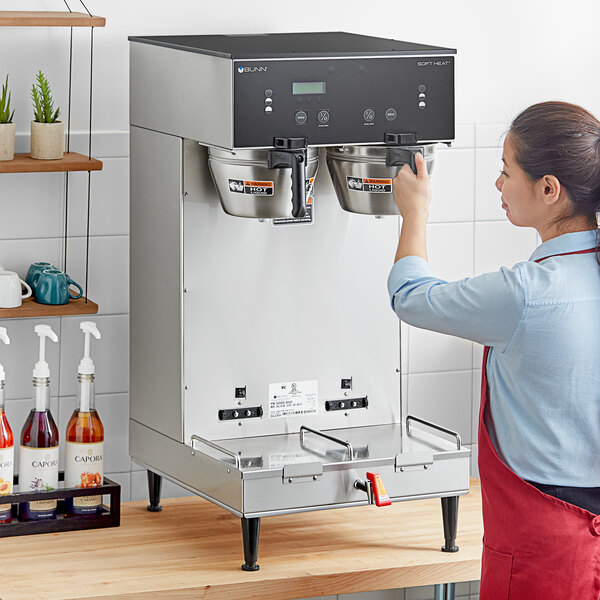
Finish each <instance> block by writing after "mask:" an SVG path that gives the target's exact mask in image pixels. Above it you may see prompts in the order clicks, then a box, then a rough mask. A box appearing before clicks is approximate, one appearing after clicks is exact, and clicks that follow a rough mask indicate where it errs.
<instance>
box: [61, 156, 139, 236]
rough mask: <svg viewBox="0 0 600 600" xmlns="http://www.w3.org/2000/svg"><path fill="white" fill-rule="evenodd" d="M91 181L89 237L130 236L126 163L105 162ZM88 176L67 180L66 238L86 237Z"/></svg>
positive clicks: (127, 165)
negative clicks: (67, 211)
mask: <svg viewBox="0 0 600 600" xmlns="http://www.w3.org/2000/svg"><path fill="white" fill-rule="evenodd" d="M103 162H104V165H103V169H102V171H97V172H93V173H92V176H91V179H90V184H91V185H90V235H92V236H98V235H101V236H107V235H129V160H128V159H127V158H107V159H104V161H103ZM87 186H88V175H87V173H72V174H71V175H70V178H69V235H70V236H85V233H86V221H87Z"/></svg>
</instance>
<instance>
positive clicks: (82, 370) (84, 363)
mask: <svg viewBox="0 0 600 600" xmlns="http://www.w3.org/2000/svg"><path fill="white" fill-rule="evenodd" d="M79 327H80V328H81V331H83V335H84V337H85V342H84V347H83V358H82V359H81V362H80V363H79V374H80V375H93V374H94V372H95V368H94V363H93V361H92V359H91V357H90V334H91V335H93V336H94V337H95V338H96V339H97V340H99V339H100V338H101V337H102V336H101V335H100V331H98V327H96V323H94V322H93V321H82V322H81V324H80V325H79Z"/></svg>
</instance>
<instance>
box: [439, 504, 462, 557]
mask: <svg viewBox="0 0 600 600" xmlns="http://www.w3.org/2000/svg"><path fill="white" fill-rule="evenodd" d="M442 517H443V519H444V542H445V543H444V545H443V546H442V552H458V546H457V545H456V527H457V525H458V496H450V497H449V498H442Z"/></svg>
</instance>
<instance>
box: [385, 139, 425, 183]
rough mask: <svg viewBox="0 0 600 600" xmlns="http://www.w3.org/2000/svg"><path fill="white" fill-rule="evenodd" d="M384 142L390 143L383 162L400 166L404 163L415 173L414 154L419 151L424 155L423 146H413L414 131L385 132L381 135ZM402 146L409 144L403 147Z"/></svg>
mask: <svg viewBox="0 0 600 600" xmlns="http://www.w3.org/2000/svg"><path fill="white" fill-rule="evenodd" d="M383 141H384V143H385V144H388V145H390V147H389V148H388V149H387V154H386V157H385V164H386V166H387V167H401V166H402V165H404V164H408V166H409V167H410V168H411V169H412V171H413V173H415V174H416V173H417V165H416V164H415V154H416V153H417V152H420V153H421V155H423V156H424V155H425V152H424V148H422V147H415V144H416V143H417V136H416V134H414V133H412V132H411V133H386V134H384V136H383ZM402 146H411V147H410V148H403V147H402Z"/></svg>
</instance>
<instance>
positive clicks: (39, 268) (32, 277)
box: [25, 262, 56, 295]
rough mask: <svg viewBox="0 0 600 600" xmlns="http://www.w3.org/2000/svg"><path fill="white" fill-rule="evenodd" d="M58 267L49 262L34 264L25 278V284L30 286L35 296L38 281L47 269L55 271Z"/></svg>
mask: <svg viewBox="0 0 600 600" xmlns="http://www.w3.org/2000/svg"><path fill="white" fill-rule="evenodd" d="M55 268H56V267H55V266H54V265H53V264H52V263H49V262H34V263H32V264H31V265H30V267H29V269H28V270H27V275H26V276H25V282H26V283H28V284H29V286H30V287H31V289H32V290H33V293H34V295H35V287H36V286H37V282H38V279H39V278H40V275H41V274H42V272H43V271H45V270H46V269H55Z"/></svg>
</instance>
